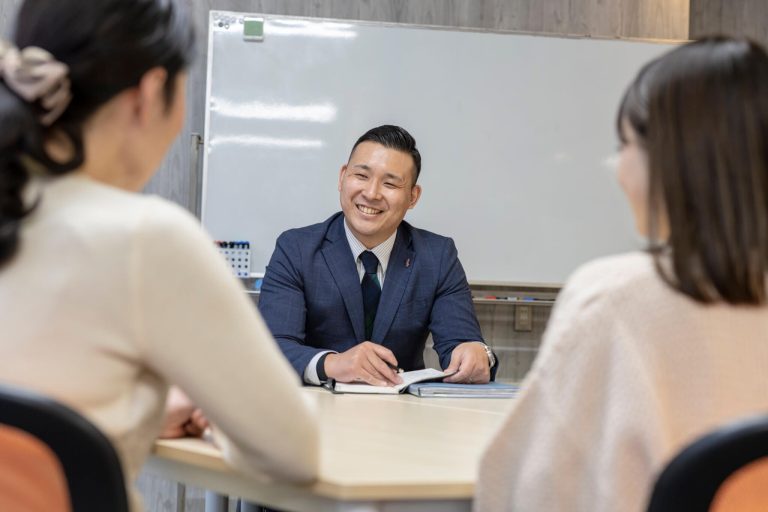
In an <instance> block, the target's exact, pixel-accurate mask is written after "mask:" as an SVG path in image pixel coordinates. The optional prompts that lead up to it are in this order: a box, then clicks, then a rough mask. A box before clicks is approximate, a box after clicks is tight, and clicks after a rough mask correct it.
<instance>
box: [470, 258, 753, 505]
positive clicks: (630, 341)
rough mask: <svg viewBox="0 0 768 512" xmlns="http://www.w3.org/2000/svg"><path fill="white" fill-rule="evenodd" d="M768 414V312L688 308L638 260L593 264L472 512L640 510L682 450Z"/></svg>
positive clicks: (574, 291) (573, 286)
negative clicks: (737, 422) (732, 423)
mask: <svg viewBox="0 0 768 512" xmlns="http://www.w3.org/2000/svg"><path fill="white" fill-rule="evenodd" d="M766 410H768V308H766V307H759V308H758V307H730V306H726V305H714V306H704V305H700V304H698V303H695V302H694V301H692V300H690V299H688V298H687V297H685V296H683V295H682V294H679V293H677V292H675V291H673V290H672V289H671V288H669V287H668V286H667V285H665V284H664V283H663V282H662V281H661V279H660V278H659V277H658V276H657V275H656V273H655V270H654V268H653V264H652V260H651V258H650V257H649V256H648V255H646V254H641V253H633V254H627V255H622V256H616V257H610V258H605V259H602V260H598V261H595V262H592V263H590V264H587V265H585V266H584V267H582V268H581V269H579V270H578V271H577V272H576V273H575V274H574V275H573V276H572V278H571V279H569V281H568V283H567V285H566V287H565V288H564V290H563V291H562V293H561V295H560V297H559V299H558V302H557V306H556V308H555V311H554V312H553V316H552V318H551V321H550V325H549V327H548V329H547V332H546V333H545V335H544V340H543V341H542V347H541V351H540V353H539V356H538V358H537V360H536V362H535V364H534V367H533V368H532V370H531V371H530V373H529V374H528V376H527V377H526V379H525V381H524V383H523V392H522V394H521V395H520V396H519V398H518V399H517V402H516V404H515V406H514V409H513V410H512V411H511V413H510V415H509V417H508V418H507V419H506V420H505V422H504V424H503V425H502V427H501V428H500V430H499V432H498V434H497V435H496V437H495V439H494V440H493V441H492V442H491V444H490V446H489V447H488V449H487V451H486V452H485V454H484V456H483V459H482V462H481V469H480V475H479V483H478V486H477V491H476V500H475V511H478V512H486V511H487V512H499V511H514V512H529V511H535V512H545V511H589V512H601V511H602V512H633V511H642V510H644V509H645V506H646V504H647V500H648V497H649V493H650V491H651V489H652V485H653V482H654V480H655V477H656V475H657V473H658V472H659V471H660V469H662V468H663V467H664V465H665V463H666V462H667V461H668V460H669V458H670V457H671V456H673V455H674V454H676V453H677V452H678V451H679V450H680V449H681V448H682V447H683V446H685V445H686V444H687V443H689V442H691V441H692V440H694V439H695V438H696V437H698V436H700V435H702V434H704V433H706V432H707V431H709V430H711V429H713V428H715V427H717V426H718V425H720V424H722V423H724V422H727V421H729V420H733V419H736V418H739V417H742V416H745V415H751V414H755V413H759V412H765V411H766Z"/></svg>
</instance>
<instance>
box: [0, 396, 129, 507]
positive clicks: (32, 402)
mask: <svg viewBox="0 0 768 512" xmlns="http://www.w3.org/2000/svg"><path fill="white" fill-rule="evenodd" d="M0 426H3V428H2V431H0V432H2V435H0V442H2V441H3V440H4V441H6V442H7V443H8V444H7V446H13V447H14V450H24V449H26V453H27V455H28V456H29V457H34V458H36V460H38V461H39V462H40V464H41V468H43V467H44V469H41V470H40V475H38V476H40V477H41V478H42V480H41V485H43V486H44V487H45V488H46V489H48V490H49V491H50V492H52V493H53V494H52V495H51V496H52V499H54V501H52V502H51V503H52V504H51V505H50V506H49V508H48V510H56V511H59V510H68V509H67V508H57V505H56V504H55V503H57V501H56V500H58V499H59V498H60V494H61V493H60V492H59V493H58V494H57V493H56V491H55V488H56V485H57V484H56V483H55V481H56V477H55V476H54V473H55V468H56V465H57V464H58V465H60V470H61V471H63V475H64V478H65V481H66V491H67V494H68V501H69V502H70V503H71V510H73V511H74V512H91V511H93V512H96V511H98V512H102V511H110V512H128V496H127V492H126V489H125V479H124V476H123V470H122V467H121V465H120V460H119V458H118V456H117V453H116V452H115V449H114V447H113V446H112V443H110V441H109V440H108V439H107V438H106V436H105V435H104V434H103V433H102V432H101V431H100V430H98V429H97V428H96V427H95V426H94V425H93V424H91V423H90V422H89V421H88V420H86V419H85V418H83V417H82V416H81V415H80V414H78V413H77V412H75V411H73V410H72V409H70V408H68V407H66V406H64V405H62V404H60V403H58V402H56V401H55V400H52V399H50V398H47V397H44V396H42V395H39V394H37V393H34V392H31V391H27V390H22V389H18V388H15V387H10V386H6V385H0ZM24 433H26V434H27V436H24ZM35 441H37V442H35ZM46 447H47V450H46V449H45V448H46ZM1 450H4V448H3V447H2V446H0V451H1ZM46 452H47V455H46ZM8 453H9V454H10V453H11V452H10V451H9V452H8ZM51 455H53V456H54V458H55V461H54V462H52V460H51ZM2 460H3V459H2V458H0V462H1V461H2ZM10 461H12V458H10V456H9V458H7V459H6V462H10ZM21 473H22V469H21V468H19V470H18V471H13V468H11V470H10V472H9V470H8V468H0V478H3V477H7V478H10V477H11V476H15V477H16V478H19V477H20V475H21ZM25 478H28V477H25ZM4 487H5V488H7V485H3V484H0V489H2V488H4ZM46 493H48V491H46ZM40 494H41V496H40V497H41V498H42V495H43V494H44V493H43V492H42V491H41V493H40ZM57 496H58V497H57ZM2 510H8V509H7V508H2Z"/></svg>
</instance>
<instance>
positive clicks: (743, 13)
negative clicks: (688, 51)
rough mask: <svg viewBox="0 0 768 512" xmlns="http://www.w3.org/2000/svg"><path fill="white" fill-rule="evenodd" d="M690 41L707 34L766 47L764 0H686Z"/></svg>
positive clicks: (767, 20)
mask: <svg viewBox="0 0 768 512" xmlns="http://www.w3.org/2000/svg"><path fill="white" fill-rule="evenodd" d="M690 2H691V3H690V29H689V34H690V38H691V39H696V38H699V37H701V36H704V35H707V34H730V35H741V36H748V37H751V38H753V39H755V40H756V41H758V42H760V43H762V44H763V45H764V46H768V2H765V0H690Z"/></svg>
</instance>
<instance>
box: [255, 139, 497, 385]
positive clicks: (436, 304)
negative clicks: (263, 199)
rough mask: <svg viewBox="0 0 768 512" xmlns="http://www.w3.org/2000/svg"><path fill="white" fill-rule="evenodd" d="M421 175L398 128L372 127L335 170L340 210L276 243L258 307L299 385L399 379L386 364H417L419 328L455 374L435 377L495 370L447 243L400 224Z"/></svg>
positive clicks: (477, 376) (478, 379)
mask: <svg viewBox="0 0 768 512" xmlns="http://www.w3.org/2000/svg"><path fill="white" fill-rule="evenodd" d="M420 171H421V155H420V154H419V151H418V149H416V142H415V140H414V139H413V137H411V135H410V134H409V133H408V132H407V131H405V130H404V129H402V128H400V127H397V126H390V125H385V126H379V127H377V128H373V129H371V130H369V131H368V132H367V133H365V134H364V135H363V136H362V137H360V138H359V139H358V140H357V142H356V143H355V145H354V147H353V148H352V153H351V155H350V157H349V161H348V162H347V164H345V165H343V166H342V167H341V172H340V173H339V184H338V188H339V193H340V199H341V208H342V212H339V213H336V214H335V215H333V216H332V217H331V218H329V219H328V220H326V221H325V222H322V223H320V224H314V225H312V226H307V227H304V228H299V229H292V230H289V231H286V232H284V233H283V234H282V235H280V237H279V238H278V240H277V245H276V247H275V252H274V253H273V254H272V258H271V260H270V262H269V265H268V266H267V271H266V274H265V276H264V282H263V284H262V287H261V296H260V298H259V309H260V311H261V314H262V315H263V316H264V319H265V320H266V322H267V325H268V326H269V328H270V330H271V331H272V334H273V335H274V336H275V339H276V340H277V342H278V344H279V345H280V348H281V349H282V351H283V353H284V354H285V356H286V357H287V358H288V360H289V361H290V362H291V364H292V365H293V367H294V368H295V369H296V371H297V372H298V373H299V375H301V376H302V377H303V379H304V382H306V383H308V384H321V383H323V382H325V381H326V380H327V379H335V380H337V381H339V382H367V383H369V384H374V385H380V386H381V385H393V384H398V383H400V382H401V381H402V379H401V378H400V377H399V376H398V374H397V372H396V368H398V367H400V368H403V369H404V370H406V371H407V370H418V369H422V368H424V359H423V352H424V345H425V343H426V339H427V336H428V334H429V333H430V332H431V333H432V339H433V341H434V347H435V350H436V351H437V353H438V355H439V357H440V364H441V366H442V367H443V368H445V369H446V370H449V371H455V372H456V373H455V374H454V375H452V376H451V377H449V378H447V379H445V380H446V382H466V383H485V382H488V381H489V380H490V378H491V374H492V371H493V373H495V366H496V358H495V356H494V355H493V352H491V351H490V349H489V348H488V347H487V346H486V344H485V343H484V342H483V341H482V336H481V333H480V326H479V325H478V322H477V318H476V317H475V312H474V307H473V304H472V297H471V294H470V290H469V285H468V284H467V279H466V276H465V274H464V269H463V268H462V266H461V263H460V262H459V259H458V254H457V251H456V246H455V245H454V243H453V241H452V240H451V239H450V238H446V237H443V236H440V235H436V234H434V233H430V232H429V231H424V230H421V229H417V228H414V227H413V226H411V225H410V224H408V223H407V222H405V221H404V220H403V218H404V217H405V214H406V212H407V211H408V210H409V209H411V208H413V207H414V206H416V203H417V202H418V200H419V196H420V195H421V187H420V186H419V185H417V184H416V181H417V179H418V177H419V173H420Z"/></svg>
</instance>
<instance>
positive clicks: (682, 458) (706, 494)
mask: <svg viewBox="0 0 768 512" xmlns="http://www.w3.org/2000/svg"><path fill="white" fill-rule="evenodd" d="M647 510H648V512H670V511H681V510H685V511H686V512H705V511H718V512H726V511H728V512H736V511H739V512H747V511H752V510H754V511H757V510H761V511H764V510H768V415H761V416H757V417H752V418H748V419H744V420H740V421H737V422H734V423H731V424H729V425H726V426H725V427H722V428H720V429H717V430H716V431H714V432H712V433H710V434H707V435H705V436H704V437H701V438H699V439H697V440H696V441H694V442H693V443H691V444H690V445H688V446H687V447H686V448H684V449H683V450H682V451H681V452H680V453H679V454H677V455H676V456H675V457H674V458H673V459H672V460H671V461H670V462H669V464H668V465H667V467H666V468H664V470H663V471H662V472H661V474H660V475H659V477H658V479H657V480H656V484H655V486H654V488H653V493H652V494H651V498H650V501H649V505H648V509H647Z"/></svg>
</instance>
